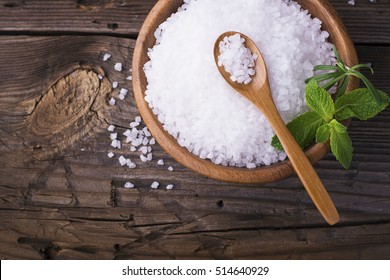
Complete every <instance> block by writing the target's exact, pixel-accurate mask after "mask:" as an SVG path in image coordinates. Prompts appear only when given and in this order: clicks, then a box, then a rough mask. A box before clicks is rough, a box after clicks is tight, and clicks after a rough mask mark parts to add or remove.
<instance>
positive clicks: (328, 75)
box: [305, 71, 345, 83]
mask: <svg viewBox="0 0 390 280" xmlns="http://www.w3.org/2000/svg"><path fill="white" fill-rule="evenodd" d="M344 74H345V73H343V72H341V71H336V72H330V73H324V74H321V75H317V76H314V77H311V78H309V79H307V80H306V81H305V82H306V83H309V82H310V81H311V80H315V81H316V82H317V83H319V82H323V81H327V80H330V79H334V78H337V77H339V76H341V75H344Z"/></svg>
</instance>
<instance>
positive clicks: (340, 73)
mask: <svg viewBox="0 0 390 280" xmlns="http://www.w3.org/2000/svg"><path fill="white" fill-rule="evenodd" d="M333 51H334V54H335V57H336V60H337V62H336V65H317V66H315V67H314V69H313V70H314V71H333V72H326V73H323V74H320V75H316V76H313V77H311V78H309V79H307V80H306V83H308V82H310V81H311V80H315V81H316V82H318V83H320V82H323V83H324V84H323V86H322V87H323V88H324V89H325V90H329V89H331V88H332V87H333V86H334V85H336V84H337V83H338V87H337V92H336V97H340V96H341V95H343V94H344V93H345V92H346V90H347V86H348V82H349V79H350V77H351V76H355V77H357V78H359V79H360V80H362V81H363V83H364V84H365V85H366V87H367V89H368V91H369V92H370V93H371V94H372V96H373V97H374V98H375V100H376V102H377V103H378V105H380V104H381V102H382V101H383V100H382V99H381V95H380V94H379V92H378V90H377V89H376V88H375V87H374V85H373V84H372V83H371V82H370V80H369V79H368V78H367V77H366V76H364V75H363V74H362V73H360V72H359V71H358V70H359V69H361V68H368V69H370V70H371V74H374V69H372V67H371V66H369V65H368V64H357V65H355V66H352V67H348V66H347V65H345V63H344V61H343V60H342V59H341V57H340V55H339V52H338V51H337V49H336V48H334V49H333Z"/></svg>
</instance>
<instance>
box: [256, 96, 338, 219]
mask: <svg viewBox="0 0 390 280" xmlns="http://www.w3.org/2000/svg"><path fill="white" fill-rule="evenodd" d="M255 105H257V106H258V107H259V108H260V109H261V111H262V112H263V113H264V115H265V117H267V119H268V121H269V122H270V123H271V125H272V128H273V129H274V131H275V133H276V135H277V136H278V137H279V140H280V142H281V143H282V145H283V148H284V150H285V152H286V154H287V156H288V158H289V159H290V162H291V164H292V166H293V167H294V169H295V172H296V173H297V175H298V177H299V179H300V180H301V182H302V184H303V186H304V187H305V189H306V191H307V193H308V194H309V196H310V198H311V199H312V201H313V202H314V204H315V206H316V207H317V209H318V211H319V212H320V213H321V215H322V216H323V217H324V219H325V220H326V221H327V222H328V224H330V225H334V224H336V223H337V222H339V220H340V217H339V214H338V212H337V210H336V207H335V206H334V204H333V201H332V199H331V198H330V196H329V194H328V192H327V191H326V189H325V187H324V185H323V184H322V182H321V180H320V178H319V177H318V174H317V173H316V172H315V170H314V168H313V166H312V165H311V163H310V161H309V160H308V158H307V157H306V155H305V153H304V152H303V151H302V149H301V147H299V145H298V143H297V142H296V141H295V139H294V137H293V136H292V135H291V133H290V131H289V130H288V129H287V127H286V125H285V124H284V122H283V120H282V118H281V117H280V115H279V112H278V110H277V109H276V106H275V104H274V102H273V99H272V96H271V98H264V99H262V101H261V105H260V104H255Z"/></svg>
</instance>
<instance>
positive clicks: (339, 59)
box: [333, 46, 345, 65]
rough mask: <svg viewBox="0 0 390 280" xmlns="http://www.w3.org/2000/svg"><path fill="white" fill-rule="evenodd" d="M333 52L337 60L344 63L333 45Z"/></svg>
mask: <svg viewBox="0 0 390 280" xmlns="http://www.w3.org/2000/svg"><path fill="white" fill-rule="evenodd" d="M333 52H334V55H335V56H336V59H337V61H338V62H340V63H341V64H343V65H345V63H344V61H343V60H342V59H341V56H340V54H339V52H338V51H337V49H336V47H335V46H334V47H333Z"/></svg>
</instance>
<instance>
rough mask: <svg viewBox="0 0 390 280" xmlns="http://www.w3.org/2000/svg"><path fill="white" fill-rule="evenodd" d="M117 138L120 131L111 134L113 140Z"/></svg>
mask: <svg viewBox="0 0 390 280" xmlns="http://www.w3.org/2000/svg"><path fill="white" fill-rule="evenodd" d="M116 138H118V133H116V132H115V133H111V134H110V139H111V140H115V139H116Z"/></svg>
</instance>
